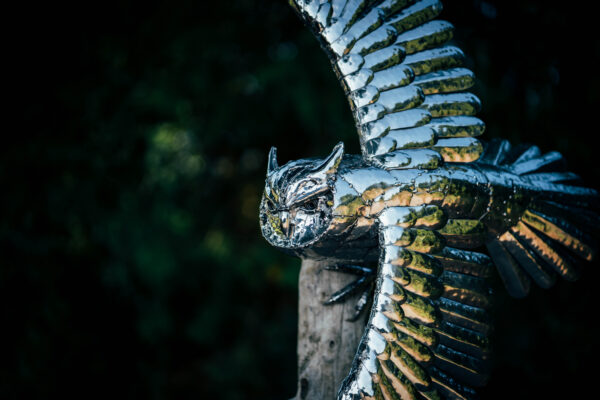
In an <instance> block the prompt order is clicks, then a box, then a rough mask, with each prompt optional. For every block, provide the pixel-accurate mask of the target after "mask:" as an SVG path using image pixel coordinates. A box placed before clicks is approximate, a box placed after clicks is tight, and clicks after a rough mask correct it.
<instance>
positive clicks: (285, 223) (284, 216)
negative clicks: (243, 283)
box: [279, 211, 290, 237]
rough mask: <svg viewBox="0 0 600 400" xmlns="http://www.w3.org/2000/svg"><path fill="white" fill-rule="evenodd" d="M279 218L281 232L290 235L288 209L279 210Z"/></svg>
mask: <svg viewBox="0 0 600 400" xmlns="http://www.w3.org/2000/svg"><path fill="white" fill-rule="evenodd" d="M279 219H280V220H281V230H282V231H283V234H284V235H285V236H287V237H290V213H289V212H288V211H281V212H279Z"/></svg>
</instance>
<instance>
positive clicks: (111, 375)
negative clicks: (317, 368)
mask: <svg viewBox="0 0 600 400" xmlns="http://www.w3.org/2000/svg"><path fill="white" fill-rule="evenodd" d="M208 3H209V2H202V1H188V0H178V1H173V2H168V3H167V2H158V1H146V2H135V1H131V0H129V1H120V2H114V1H109V2H101V3H100V2H94V3H92V4H89V3H88V4H85V5H83V4H77V5H75V4H67V3H62V4H46V5H37V6H35V8H34V10H19V11H18V12H17V13H16V14H15V15H16V16H17V17H19V18H21V17H22V18H23V21H24V24H23V25H22V26H23V28H22V29H21V30H20V31H18V32H17V33H16V34H15V35H16V37H15V40H13V41H12V42H11V43H10V44H9V47H8V50H7V51H8V53H7V54H9V55H10V57H9V62H8V64H9V67H11V69H10V73H9V74H7V75H5V76H6V77H9V78H8V79H12V80H13V83H16V85H17V86H18V90H16V91H15V92H14V93H11V94H10V97H9V98H10V100H11V103H12V106H13V107H14V108H15V112H14V114H13V113H12V112H11V114H10V115H9V116H8V118H9V119H10V118H11V117H13V118H14V119H15V120H16V121H17V122H18V128H17V129H14V130H10V131H8V132H5V135H7V136H9V137H7V141H6V142H5V143H4V145H3V146H2V150H1V151H2V157H1V159H0V178H1V182H2V183H3V187H4V194H3V196H2V211H3V216H2V219H1V220H0V244H1V245H2V250H3V257H2V261H1V262H0V292H1V293H2V295H3V302H2V303H3V304H2V307H3V314H2V315H3V316H5V317H4V324H3V327H4V329H3V331H4V333H5V334H7V339H6V340H5V346H4V347H5V349H6V351H5V353H4V355H3V357H2V360H3V365H4V366H3V369H2V371H1V373H0V385H1V387H0V397H2V398H6V399H8V398H53V397H56V396H59V395H68V394H77V395H80V396H81V395H83V396H84V397H87V398H96V397H98V398H100V397H106V396H111V397H115V396H116V397H119V398H121V397H124V398H127V397H129V398H145V399H163V398H218V399H246V398H261V399H282V398H286V396H287V397H291V396H292V395H293V393H294V390H295V379H296V378H295V373H296V359H295V341H296V336H295V335H296V322H297V311H296V305H297V300H296V295H297V293H296V285H297V275H298V270H299V266H300V262H299V260H296V259H292V258H290V257H287V256H285V255H283V254H280V253H278V252H277V251H275V250H274V249H272V248H271V247H269V246H268V245H267V243H266V242H265V241H264V240H263V239H262V238H261V235H260V231H259V227H258V219H257V214H258V212H257V209H258V203H259V199H260V195H261V191H262V187H263V179H264V171H265V168H266V156H267V152H268V149H269V148H270V146H271V145H276V146H277V147H278V148H279V155H280V161H281V162H284V161H285V160H287V159H295V158H300V157H307V156H320V155H323V156H324V155H325V154H327V153H328V152H329V151H330V149H331V148H332V146H333V145H334V144H335V143H337V142H338V141H340V140H343V141H344V142H345V143H346V148H347V151H349V152H353V153H356V152H358V143H357V142H358V141H357V140H356V134H355V131H354V127H353V121H352V116H351V114H350V111H349V109H348V107H347V104H346V101H345V99H344V96H343V94H342V91H341V89H340V88H339V86H338V83H337V82H336V79H335V77H334V75H333V73H332V72H331V71H330V67H329V63H328V60H327V58H326V56H325V55H324V53H323V52H322V51H321V50H320V49H319V48H318V45H317V42H316V40H314V38H313V37H312V36H311V34H310V33H309V32H308V31H307V30H306V29H305V28H304V27H303V26H302V25H301V23H300V22H299V21H298V20H297V18H296V16H295V15H294V14H293V12H292V11H291V9H289V7H288V5H287V2H286V1H284V0H281V1H260V0H237V1H232V2H213V3H214V4H210V5H209V4H208ZM445 3H446V11H445V14H444V17H445V18H447V19H449V20H450V21H452V22H453V23H454V24H455V25H456V26H457V32H456V40H457V42H458V43H459V44H460V45H461V47H462V48H463V49H464V50H465V53H466V54H467V55H468V56H470V57H471V58H470V60H469V62H470V66H471V67H472V68H473V69H474V71H475V72H476V74H477V77H478V79H479V80H478V85H477V87H476V89H475V91H476V93H477V94H478V95H480V97H481V99H482V102H483V105H484V112H483V113H482V118H483V119H484V120H485V121H486V122H487V124H488V131H487V133H486V135H487V137H488V138H489V137H496V136H501V137H504V138H507V139H510V140H512V141H513V142H522V141H526V142H534V143H536V144H538V145H539V146H540V147H541V148H542V149H543V150H545V151H548V150H551V149H556V150H559V151H561V152H563V153H564V154H565V155H566V156H567V159H568V160H569V161H570V166H571V169H573V170H574V171H576V172H578V173H581V174H582V175H583V176H584V178H585V179H586V180H587V181H588V182H590V184H591V185H596V182H597V178H598V177H599V176H600V174H599V168H598V163H597V162H594V161H596V160H595V159H594V158H595V156H596V155H595V153H594V152H595V151H596V149H597V147H594V146H591V145H590V138H591V136H593V135H596V134H597V132H596V131H597V128H596V126H595V124H594V122H592V121H593V117H594V110H595V109H596V108H597V105H598V100H599V95H598V93H599V89H600V88H599V82H600V80H599V79H598V75H597V74H596V73H595V71H596V69H595V68H593V65H594V62H595V61H597V58H598V54H599V48H598V47H599V46H598V41H597V40H594V39H592V38H593V37H594V36H591V34H590V32H591V25H590V23H591V21H588V18H589V15H588V14H589V13H586V12H585V11H581V10H580V9H576V8H573V9H565V7H564V6H562V5H561V6H558V5H557V6H551V5H549V4H547V3H545V2H541V1H532V0H524V1H518V2H517V1H503V2H500V1H494V2H492V1H489V2H482V1H478V0H476V1H464V0H463V1H446V2H445ZM581 7H583V6H581ZM576 44H584V45H586V46H587V50H586V51H577V50H576V49H575V48H574V47H573V46H574V45H576ZM590 117H591V118H590ZM595 267H597V265H596V266H595ZM597 278H598V272H597V268H596V269H594V268H588V270H587V271H586V273H585V279H584V280H582V281H581V282H578V283H576V284H569V283H566V282H559V283H558V284H557V287H555V288H554V289H553V290H551V291H541V290H534V291H533V293H532V295H531V296H530V298H528V299H527V300H524V301H515V300H511V299H508V298H507V297H506V295H504V294H503V293H502V292H500V293H499V295H498V296H499V300H498V310H499V312H498V327H499V328H498V332H497V335H496V336H497V337H496V343H497V344H496V346H497V349H498V351H497V358H496V362H495V364H496V371H495V373H494V375H493V378H492V381H491V382H490V384H489V385H488V387H487V388H485V389H484V390H483V391H482V395H483V397H484V398H507V397H510V398H528V397H532V396H534V395H536V396H549V395H551V394H556V393H557V391H560V390H564V389H565V388H566V387H567V385H572V384H575V383H577V384H580V386H577V387H576V389H575V390H581V389H579V388H580V387H585V386H586V385H585V384H584V383H583V382H584V381H583V378H585V377H586V376H587V374H588V373H589V371H590V370H591V366H590V365H589V363H591V360H592V356H591V354H592V351H593V349H594V348H595V344H594V343H595V342H594V341H595V340H596V338H595V336H596V335H595V334H594V332H595V331H594V329H593V323H594V321H595V317H596V315H595V312H594V311H592V310H595V308H594V307H595V305H596V302H595V298H596V294H595V282H597V280H596V279H597ZM515 386H519V387H521V389H520V391H519V392H518V393H516V394H515V391H514V387H515ZM550 397H551V396H550Z"/></svg>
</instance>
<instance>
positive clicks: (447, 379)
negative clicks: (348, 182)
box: [338, 206, 493, 400]
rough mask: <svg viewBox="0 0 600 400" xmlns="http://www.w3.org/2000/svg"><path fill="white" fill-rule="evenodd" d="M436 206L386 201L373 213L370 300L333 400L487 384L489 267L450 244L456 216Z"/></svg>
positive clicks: (465, 391)
mask: <svg viewBox="0 0 600 400" xmlns="http://www.w3.org/2000/svg"><path fill="white" fill-rule="evenodd" d="M440 210H441V209H439V208H437V207H435V206H420V207H391V208H387V209H385V210H383V211H382V212H381V214H380V215H379V216H378V221H379V224H380V237H379V241H380V246H381V248H382V254H381V258H380V260H379V272H378V277H377V288H376V292H375V298H374V301H373V307H372V311H371V315H370V318H369V322H368V325H367V327H366V330H365V334H364V336H363V338H362V340H361V344H360V346H359V350H358V353H357V355H356V357H355V359H354V363H353V366H352V370H351V373H350V375H349V376H348V377H347V378H346V380H345V381H344V383H343V384H342V387H341V388H340V392H339V394H338V398H340V399H343V400H350V399H362V398H371V399H386V400H387V399H421V398H425V399H442V398H458V399H469V398H473V397H474V396H475V392H474V390H473V389H472V388H473V387H477V386H481V385H483V384H484V383H485V382H486V380H487V376H488V370H489V365H488V357H489V340H488V334H489V333H490V331H491V324H490V318H489V316H488V313H487V311H486V310H487V308H488V307H489V306H490V297H491V291H490V288H489V287H488V285H487V283H486V280H485V278H486V277H487V276H488V275H489V274H490V273H491V271H492V268H493V266H492V264H491V261H490V259H489V257H487V256H486V255H484V254H480V253H475V252H471V251H466V250H461V249H456V248H452V247H450V246H448V242H449V241H450V240H451V239H448V238H447V235H446V234H445V232H446V231H452V232H453V231H454V229H449V230H448V229H446V230H445V229H444V228H445V227H447V226H448V225H452V224H454V222H453V220H448V219H447V218H446V217H445V215H444V213H443V212H439V211H440ZM466 225H469V224H466ZM475 235H477V233H475ZM466 236H468V233H467V232H466V231H465V232H463V239H462V240H463V241H464V240H466Z"/></svg>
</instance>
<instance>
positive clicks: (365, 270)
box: [325, 264, 375, 276]
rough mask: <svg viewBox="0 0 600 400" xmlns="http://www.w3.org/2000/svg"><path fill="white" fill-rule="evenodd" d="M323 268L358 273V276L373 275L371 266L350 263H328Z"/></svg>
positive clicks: (373, 271)
mask: <svg viewBox="0 0 600 400" xmlns="http://www.w3.org/2000/svg"><path fill="white" fill-rule="evenodd" d="M325 269H326V270H328V271H334V272H345V273H347V274H352V275H359V276H368V275H375V270H374V269H373V268H369V267H362V266H360V265H352V264H334V265H328V266H326V267H325Z"/></svg>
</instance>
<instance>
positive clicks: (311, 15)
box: [260, 0, 600, 400]
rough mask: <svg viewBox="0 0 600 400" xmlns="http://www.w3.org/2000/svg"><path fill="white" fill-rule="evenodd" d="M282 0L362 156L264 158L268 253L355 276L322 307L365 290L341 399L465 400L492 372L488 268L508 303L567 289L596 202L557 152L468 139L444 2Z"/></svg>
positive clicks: (588, 242) (474, 121) (471, 105)
mask: <svg viewBox="0 0 600 400" xmlns="http://www.w3.org/2000/svg"><path fill="white" fill-rule="evenodd" d="M291 3H292V6H293V7H294V8H295V9H296V11H297V12H298V13H299V15H300V16H301V17H302V19H303V20H304V21H305V23H306V24H307V25H308V26H309V27H310V28H311V29H312V30H313V32H314V33H315V34H316V36H317V37H318V38H319V40H320V42H321V45H322V47H323V48H324V49H325V51H326V52H327V54H328V56H329V58H330V60H331V63H332V66H333V69H334V71H335V73H336V75H337V77H338V79H339V80H340V82H341V84H342V86H343V89H344V90H345V92H346V94H347V97H348V99H349V102H350V106H351V108H352V112H353V115H354V118H355V122H356V127H357V130H358V134H359V139H360V145H361V150H362V155H360V156H354V155H346V154H344V147H343V145H342V144H341V143H340V144H338V145H337V146H335V148H334V149H333V152H332V153H331V154H330V155H329V156H328V157H327V158H326V159H324V160H321V159H304V160H297V161H291V162H288V163H287V164H285V165H283V166H280V165H278V162H277V156H276V150H275V149H274V148H273V149H271V152H270V154H269V160H268V172H267V178H266V186H265V192H264V196H263V199H262V202H261V206H260V223H261V228H262V232H263V235H264V236H265V238H266V239H267V240H268V242H269V243H270V244H272V245H273V246H275V247H277V248H279V249H282V250H284V251H286V252H288V253H291V254H294V255H297V256H300V257H303V258H317V259H329V260H333V261H334V262H333V266H332V268H334V269H337V270H341V271H346V272H349V273H354V274H356V275H357V276H358V279H357V280H356V281H355V282H354V283H352V284H351V285H349V286H348V287H346V288H344V289H343V290H341V291H340V292H338V293H335V294H334V295H333V296H332V297H331V299H330V301H329V302H336V301H343V300H344V299H345V298H346V297H347V295H348V294H350V293H352V294H356V293H357V292H359V293H360V292H361V291H363V292H362V295H361V296H360V297H359V301H358V304H357V306H356V309H357V312H358V313H360V311H362V309H363V308H365V305H367V304H371V311H370V316H369V318H368V322H367V324H366V327H365V331H364V334H363V336H362V339H361V341H360V345H359V347H358V349H357V351H356V355H355V358H354V361H353V365H352V368H351V370H350V371H349V373H348V376H347V378H346V379H345V380H344V382H343V384H342V386H341V388H340V389H339V392H338V399H343V400H350V399H421V398H426V399H442V398H459V399H468V398H472V397H473V396H475V391H474V389H473V388H474V387H478V386H481V385H483V384H484V383H485V382H486V379H487V376H488V373H489V365H488V363H489V339H488V334H489V333H490V329H491V322H490V317H489V305H490V300H491V297H492V292H491V290H490V287H489V286H488V283H487V282H486V277H488V276H490V274H492V273H493V268H494V266H495V268H497V271H498V273H499V275H500V277H501V278H502V281H503V283H504V285H505V286H506V289H507V290H508V292H509V293H510V294H511V295H512V296H515V297H523V296H525V295H527V293H528V291H529V289H530V284H531V281H533V282H535V283H536V284H537V285H539V286H541V287H544V288H548V287H550V286H552V285H553V283H554V282H555V279H556V277H557V276H559V277H562V278H564V279H567V280H574V279H577V277H578V275H579V270H580V267H579V265H580V262H581V261H582V260H587V261H590V260H592V258H593V257H594V254H595V249H594V246H595V244H596V240H595V239H594V238H595V237H597V236H594V235H595V234H596V233H595V232H597V229H598V227H599V226H600V218H599V216H598V213H597V211H596V210H598V204H599V201H598V200H599V197H598V194H597V192H596V191H594V190H592V189H588V188H585V187H582V186H581V182H580V179H579V178H578V176H577V175H575V174H573V173H570V172H566V171H564V162H563V159H562V157H561V155H560V154H559V153H556V152H551V153H547V154H541V153H540V150H539V149H538V148H537V147H535V146H533V147H528V148H527V147H514V148H513V147H511V145H510V144H509V143H508V142H506V141H491V142H489V143H487V144H482V142H480V141H479V140H478V139H476V137H478V136H480V135H481V134H482V133H483V131H484V123H483V122H482V121H481V120H480V119H478V118H477V117H475V116H474V115H475V114H476V113H477V111H478V110H479V109H480V102H479V100H478V98H477V97H476V96H474V95H473V94H471V93H469V92H467V90H468V89H469V88H470V87H471V86H473V84H474V76H473V73H472V72H471V71H470V70H468V69H466V68H464V66H463V64H464V55H463V53H462V52H461V50H460V49H458V48H456V47H454V46H451V45H447V42H448V41H449V40H450V39H451V38H452V30H453V27H452V25H451V24H450V23H448V22H446V21H440V20H435V18H436V17H437V16H438V14H439V13H440V11H441V10H442V6H441V4H440V2H439V1H436V0H421V1H414V0H385V1H369V0H329V1H327V0H296V1H293V2H291ZM485 248H487V254H484V253H481V252H480V251H485V250H484V249H485ZM474 249H477V251H473V250H474ZM371 265H377V268H376V269H375V268H369V266H371ZM373 282H375V290H374V291H372V290H370V288H371V287H372V284H373Z"/></svg>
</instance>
